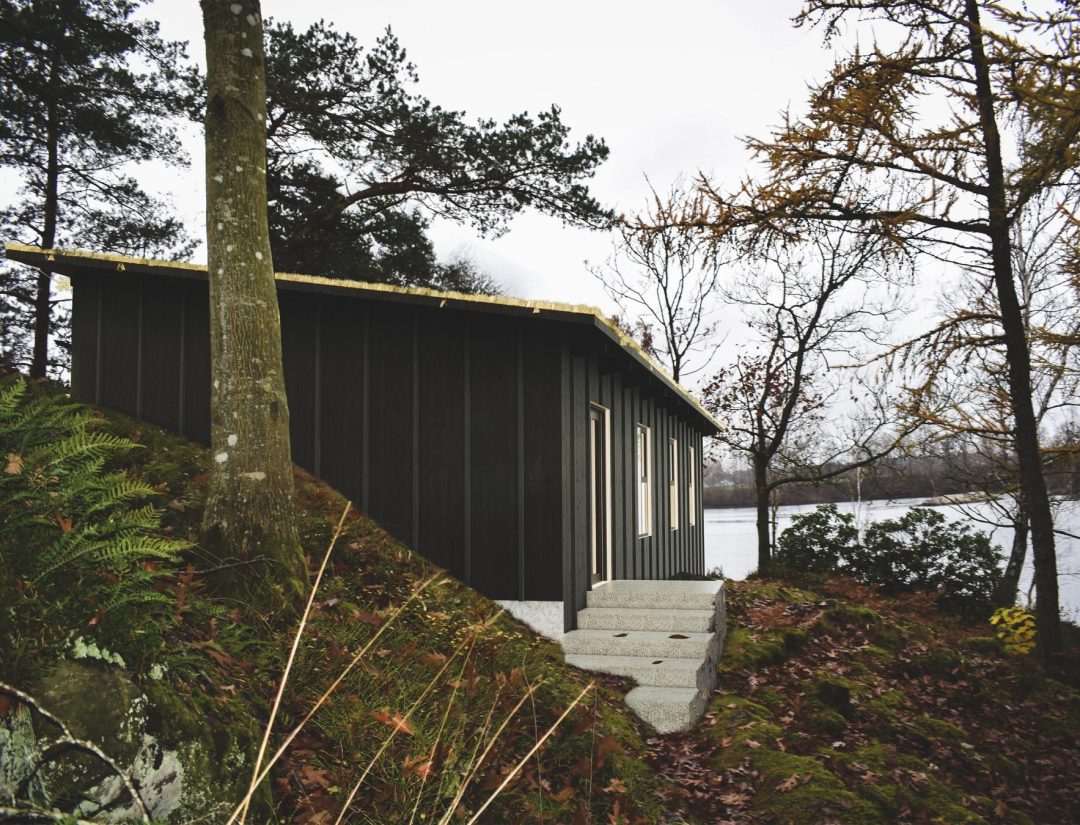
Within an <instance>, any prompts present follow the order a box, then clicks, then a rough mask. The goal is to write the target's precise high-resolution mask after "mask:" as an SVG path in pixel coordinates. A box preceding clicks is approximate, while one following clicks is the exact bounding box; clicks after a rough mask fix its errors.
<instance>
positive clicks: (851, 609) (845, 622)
mask: <svg viewBox="0 0 1080 825" xmlns="http://www.w3.org/2000/svg"><path fill="white" fill-rule="evenodd" d="M821 622H822V624H824V625H826V626H833V627H865V628H869V627H871V626H873V625H879V624H881V614H880V613H878V612H877V611H876V610H873V609H871V608H869V607H860V606H858V605H853V604H841V605H837V606H836V607H830V608H829V609H828V610H826V611H825V614H824V615H823V616H822V617H821Z"/></svg>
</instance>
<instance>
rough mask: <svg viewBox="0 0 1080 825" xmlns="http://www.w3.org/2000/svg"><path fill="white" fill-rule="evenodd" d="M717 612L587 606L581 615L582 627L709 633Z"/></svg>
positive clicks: (578, 616)
mask: <svg viewBox="0 0 1080 825" xmlns="http://www.w3.org/2000/svg"><path fill="white" fill-rule="evenodd" d="M715 616H716V611H715V610H712V609H708V610H673V609H670V608H667V609H659V608H640V607H586V608H585V609H584V610H579V611H578V614H577V619H578V627H579V628H581V629H582V630H614V631H622V630H657V631H667V632H668V633H708V632H710V631H712V629H713V620H714V618H715Z"/></svg>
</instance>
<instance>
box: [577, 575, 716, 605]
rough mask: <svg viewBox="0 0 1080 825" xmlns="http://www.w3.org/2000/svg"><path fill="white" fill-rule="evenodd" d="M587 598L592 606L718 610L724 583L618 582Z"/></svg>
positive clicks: (601, 585) (604, 585)
mask: <svg viewBox="0 0 1080 825" xmlns="http://www.w3.org/2000/svg"><path fill="white" fill-rule="evenodd" d="M585 598H586V606H588V607H635V608H653V609H662V608H671V609H675V610H715V609H717V607H719V606H720V605H722V604H723V598H724V583H723V582H722V581H703V582H699V581H635V580H630V579H617V580H615V581H610V582H604V583H603V584H599V585H597V586H596V587H594V588H593V589H592V590H590V591H588V593H587V594H586V597H585Z"/></svg>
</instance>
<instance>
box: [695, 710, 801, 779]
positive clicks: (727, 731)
mask: <svg viewBox="0 0 1080 825" xmlns="http://www.w3.org/2000/svg"><path fill="white" fill-rule="evenodd" d="M707 712H708V714H709V716H710V717H712V718H714V719H715V720H716V723H715V724H713V725H709V726H707V727H705V728H703V729H702V730H704V731H705V732H706V733H707V734H708V735H709V736H711V737H714V738H716V739H730V740H731V742H730V745H729V747H728V748H725V749H724V750H723V751H721V752H720V765H721V766H723V767H728V766H729V757H730V759H731V760H732V761H731V764H734V763H736V762H738V760H739V759H740V758H741V757H740V756H739V754H740V753H741V749H740V748H737V747H735V746H737V745H742V744H743V743H745V742H746V741H747V740H752V741H754V742H758V743H765V742H772V741H775V740H776V739H777V738H778V737H780V736H783V735H784V731H783V730H782V729H781V727H780V726H779V725H777V724H776V723H775V722H773V721H772V720H773V715H772V712H771V711H770V710H769V709H768V708H767V707H765V706H764V705H759V704H757V703H756V702H751V701H749V700H748V699H744V698H742V697H741V696H734V695H730V694H725V695H721V696H718V697H716V698H715V699H713V701H712V702H711V703H710V704H709V709H708V711H707Z"/></svg>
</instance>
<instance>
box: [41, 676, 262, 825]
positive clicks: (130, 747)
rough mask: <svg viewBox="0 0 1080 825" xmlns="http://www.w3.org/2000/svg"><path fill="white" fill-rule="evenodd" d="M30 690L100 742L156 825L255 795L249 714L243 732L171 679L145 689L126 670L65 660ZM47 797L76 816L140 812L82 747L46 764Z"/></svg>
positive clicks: (46, 733)
mask: <svg viewBox="0 0 1080 825" xmlns="http://www.w3.org/2000/svg"><path fill="white" fill-rule="evenodd" d="M30 692H31V693H32V695H34V696H35V698H36V699H37V700H38V701H39V702H40V704H41V706H42V707H43V708H44V709H46V710H47V711H49V712H50V713H52V714H54V715H55V716H56V718H58V719H60V720H61V721H63V722H64V724H65V725H67V727H68V728H69V730H70V731H71V733H72V735H73V736H75V737H76V738H79V739H85V740H87V741H90V742H93V743H94V744H96V745H98V746H99V747H100V748H101V750H102V751H103V752H104V753H105V754H106V755H108V756H109V757H110V758H111V759H112V760H113V761H114V762H116V763H117V764H118V765H119V766H120V767H121V768H123V769H124V771H125V772H126V773H127V774H128V775H130V776H131V777H132V778H133V780H134V781H135V783H136V784H137V786H138V787H139V789H140V795H141V797H142V799H143V802H144V803H145V804H146V807H147V809H148V811H149V813H150V815H151V817H152V818H153V819H154V820H155V821H157V822H186V821H192V820H195V819H205V820H216V819H219V818H220V817H221V816H222V814H227V813H228V812H229V811H230V810H231V809H232V806H233V805H235V804H236V802H237V801H238V800H239V799H240V797H241V796H242V795H243V791H245V790H246V789H247V781H246V771H243V770H241V766H242V765H243V763H244V762H245V761H246V753H247V750H249V749H250V747H251V744H252V733H253V732H252V730H251V727H252V726H253V724H254V721H253V720H252V719H251V716H250V713H248V714H247V716H246V718H244V719H238V720H236V721H237V723H238V725H239V730H240V731H241V732H240V733H239V735H237V733H236V731H235V730H234V728H233V727H232V726H231V725H228V724H226V725H222V724H220V722H221V721H222V720H219V719H213V718H212V717H208V716H207V714H206V713H205V709H200V708H199V707H197V706H193V704H192V702H191V701H190V699H189V698H187V697H183V696H181V695H179V694H178V693H177V692H176V691H175V689H174V688H172V687H171V686H169V685H168V684H167V683H166V682H164V681H159V682H154V683H151V684H150V685H148V686H147V688H146V690H145V691H144V690H143V689H141V688H140V687H139V686H138V685H136V684H135V683H134V682H133V681H132V680H131V679H130V678H129V677H128V675H127V674H126V673H125V672H124V671H123V670H121V669H120V668H119V667H116V666H114V665H109V664H104V663H93V664H87V663H83V662H81V661H63V662H60V663H59V664H58V665H57V666H56V667H54V668H53V669H52V670H51V671H50V672H48V673H47V674H46V675H44V676H43V677H41V678H40V679H39V680H38V681H37V682H36V683H35V684H34V685H33V686H31V691H30ZM148 694H149V695H148ZM238 704H239V703H238ZM214 722H218V723H219V724H214ZM33 729H34V735H35V736H36V737H37V738H38V739H39V740H42V739H46V740H52V739H54V738H55V737H56V736H57V734H58V733H59V731H58V730H57V729H56V726H55V725H54V724H53V723H52V722H50V721H48V720H47V719H45V718H44V717H42V716H40V715H36V714H35V716H34V718H33ZM41 795H42V801H44V802H45V803H46V804H47V805H48V807H49V808H50V809H59V810H62V811H66V812H70V813H72V814H74V815H84V814H87V813H89V812H91V811H93V810H96V809H98V808H99V807H101V806H103V805H114V806H115V809H114V811H113V813H112V814H111V815H110V817H111V818H110V821H115V822H120V821H126V820H136V819H138V816H139V815H138V811H137V809H136V807H135V805H134V804H133V803H132V802H131V801H130V800H129V799H128V798H127V794H126V791H124V790H123V786H122V784H121V782H120V780H119V779H118V778H117V777H116V776H115V774H114V773H113V771H112V770H111V769H110V768H108V767H107V766H106V765H104V764H103V763H102V762H101V761H100V760H99V759H98V758H96V757H94V756H92V755H91V754H89V753H86V752H84V751H80V750H75V751H71V752H68V753H65V754H64V755H63V756H62V757H61V758H57V759H54V760H52V761H50V762H49V763H48V764H47V765H46V766H45V768H43V770H42V771H41Z"/></svg>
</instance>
